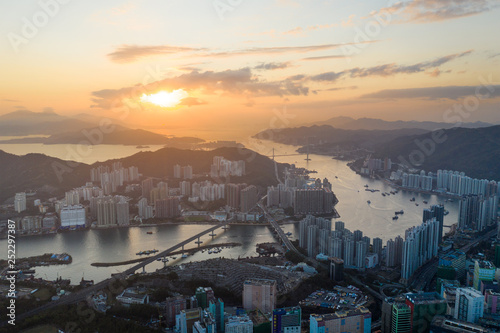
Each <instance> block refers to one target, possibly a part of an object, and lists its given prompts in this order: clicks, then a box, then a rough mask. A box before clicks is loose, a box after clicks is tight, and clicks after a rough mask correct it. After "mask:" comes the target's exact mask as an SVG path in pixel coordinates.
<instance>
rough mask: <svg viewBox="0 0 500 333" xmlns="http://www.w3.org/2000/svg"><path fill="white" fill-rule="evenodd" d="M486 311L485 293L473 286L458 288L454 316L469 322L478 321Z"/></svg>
mask: <svg viewBox="0 0 500 333" xmlns="http://www.w3.org/2000/svg"><path fill="white" fill-rule="evenodd" d="M483 313H484V295H483V294H482V293H481V292H480V291H478V290H476V289H474V288H471V287H467V288H457V291H456V299H455V313H454V315H453V317H454V318H455V319H458V320H462V321H466V322H468V323H477V322H478V320H479V318H481V317H482V316H483Z"/></svg>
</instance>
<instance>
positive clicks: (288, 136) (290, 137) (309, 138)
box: [254, 125, 427, 148]
mask: <svg viewBox="0 0 500 333" xmlns="http://www.w3.org/2000/svg"><path fill="white" fill-rule="evenodd" d="M425 132H427V131H426V130H422V129H400V130H391V131H381V130H345V129H339V128H334V127H332V126H329V125H322V126H316V125H315V126H310V127H305V126H302V127H296V128H284V129H279V130H276V129H273V130H265V131H263V132H260V133H258V134H256V135H255V136H254V137H255V138H258V139H259V138H262V139H264V138H265V139H269V138H270V139H271V140H272V141H274V142H278V143H284V144H291V145H299V146H303V145H307V144H311V145H313V144H314V145H318V144H321V145H323V146H324V145H326V144H335V145H348V146H357V147H363V148H372V147H374V146H375V145H377V144H381V143H385V142H388V141H391V140H393V139H395V138H398V137H401V136H406V135H416V134H422V133H425Z"/></svg>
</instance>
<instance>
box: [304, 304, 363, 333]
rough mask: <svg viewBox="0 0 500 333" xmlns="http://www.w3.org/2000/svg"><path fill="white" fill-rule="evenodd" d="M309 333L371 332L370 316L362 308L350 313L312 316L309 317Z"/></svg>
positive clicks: (338, 312)
mask: <svg viewBox="0 0 500 333" xmlns="http://www.w3.org/2000/svg"><path fill="white" fill-rule="evenodd" d="M309 321H310V329H309V332H310V333H326V332H350V333H369V332H371V325H372V314H371V313H370V311H369V310H368V309H366V308H364V307H360V308H358V309H356V310H351V311H337V312H335V313H328V314H324V315H317V314H312V315H311V316H310V317H309Z"/></svg>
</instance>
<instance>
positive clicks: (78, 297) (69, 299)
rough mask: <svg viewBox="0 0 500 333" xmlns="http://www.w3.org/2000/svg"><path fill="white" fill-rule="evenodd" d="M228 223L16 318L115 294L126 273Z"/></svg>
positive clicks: (225, 223)
mask: <svg viewBox="0 0 500 333" xmlns="http://www.w3.org/2000/svg"><path fill="white" fill-rule="evenodd" d="M228 224H229V221H226V222H224V223H221V224H217V225H216V226H213V227H211V228H209V229H207V230H205V231H202V232H200V233H198V234H196V235H194V236H193V237H190V238H188V239H186V240H185V241H183V242H181V243H179V244H176V245H174V246H172V247H170V248H168V249H166V250H165V251H162V252H160V253H158V254H157V255H155V256H152V257H150V258H148V259H146V260H144V261H143V262H141V263H139V264H137V265H135V266H132V267H130V268H129V269H127V270H125V271H123V272H122V273H120V274H119V275H115V276H113V277H111V278H109V279H106V280H104V281H101V282H99V283H97V284H94V285H93V286H90V287H88V288H85V289H82V290H80V291H77V292H74V293H71V294H69V295H67V296H63V297H62V298H60V299H59V300H57V301H52V302H49V303H46V304H44V305H42V306H40V307H37V308H36V309H33V310H30V311H28V312H24V313H21V314H17V315H16V320H24V319H26V318H29V317H32V316H34V315H36V314H38V313H40V312H42V311H46V310H49V309H52V308H54V307H56V306H59V305H67V304H73V303H77V302H80V301H83V300H85V299H86V298H87V296H89V295H92V294H95V293H96V292H97V291H99V290H102V289H104V288H108V289H109V290H110V291H111V292H112V293H113V294H116V292H115V291H120V290H122V289H123V286H124V284H125V281H124V279H125V278H126V277H127V276H128V275H130V274H133V273H135V272H136V271H137V270H139V269H141V268H143V267H145V266H146V265H148V264H150V263H152V262H154V261H156V259H158V258H162V257H165V256H168V255H169V254H170V253H171V252H173V251H175V250H177V249H179V248H182V247H183V246H184V245H186V244H189V243H191V242H194V241H195V240H197V239H198V238H200V237H202V236H204V235H206V234H208V233H211V232H212V231H214V230H216V229H218V228H222V227H224V226H226V225H228ZM5 325H7V322H6V321H4V322H2V323H0V327H1V326H5Z"/></svg>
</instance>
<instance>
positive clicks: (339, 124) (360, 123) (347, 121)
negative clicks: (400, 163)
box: [310, 117, 493, 131]
mask: <svg viewBox="0 0 500 333" xmlns="http://www.w3.org/2000/svg"><path fill="white" fill-rule="evenodd" d="M310 125H319V126H320V125H329V126H332V127H335V128H342V129H346V130H385V131H387V130H395V129H404V128H419V129H424V130H427V131H433V130H436V129H449V128H452V127H454V126H456V124H454V123H444V122H433V121H402V120H397V121H387V120H382V119H374V118H359V119H354V118H351V117H334V118H330V119H328V120H325V121H318V122H314V123H312V124H310ZM488 126H493V124H490V123H485V122H474V123H463V124H462V125H461V127H466V128H481V127H488Z"/></svg>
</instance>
